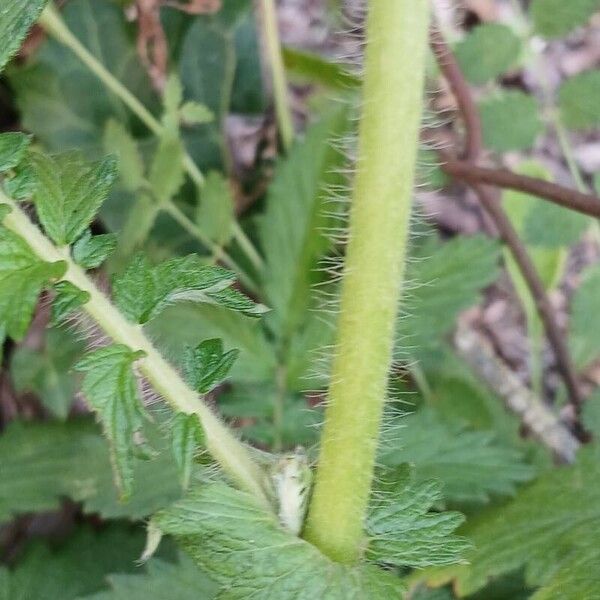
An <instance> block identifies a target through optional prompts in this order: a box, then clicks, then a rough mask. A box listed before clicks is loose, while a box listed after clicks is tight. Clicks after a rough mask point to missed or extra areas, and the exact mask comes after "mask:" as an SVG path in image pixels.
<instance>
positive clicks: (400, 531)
mask: <svg viewBox="0 0 600 600" xmlns="http://www.w3.org/2000/svg"><path fill="white" fill-rule="evenodd" d="M405 467H406V465H404V467H401V468H400V469H395V470H392V471H387V472H383V473H380V474H379V477H380V478H381V482H380V484H379V485H380V486H381V487H382V488H383V489H382V490H381V493H378V490H375V492H374V495H373V496H374V497H373V499H372V501H371V506H370V508H369V514H368V516H367V521H366V529H367V534H368V536H369V542H368V547H367V553H366V554H367V557H368V558H369V559H370V560H373V561H375V562H380V563H382V564H388V565H394V566H397V567H417V568H422V567H427V566H431V565H448V564H455V563H457V562H461V558H462V556H463V555H464V554H465V552H466V551H467V550H469V549H470V548H471V544H470V543H469V542H468V541H467V540H466V539H464V538H461V537H457V536H455V535H453V533H454V531H455V530H456V528H457V527H458V526H459V525H460V524H461V523H463V522H464V520H465V518H464V516H463V515H462V514H460V513H458V512H441V513H435V512H430V509H431V508H432V507H433V505H434V504H435V503H436V502H438V501H439V500H440V499H441V497H442V494H441V490H440V487H439V485H438V484H437V483H436V482H432V481H428V482H423V483H415V482H414V481H412V480H411V474H410V473H409V471H408V470H407V469H406V468H405Z"/></svg>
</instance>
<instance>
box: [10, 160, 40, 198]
mask: <svg viewBox="0 0 600 600" xmlns="http://www.w3.org/2000/svg"><path fill="white" fill-rule="evenodd" d="M36 186H37V179H36V177H35V171H34V170H33V166H32V164H31V160H30V159H29V157H26V158H25V159H24V160H23V161H22V162H21V163H20V164H19V165H18V166H17V167H15V169H14V172H13V173H12V176H11V177H9V178H6V179H5V180H4V189H5V190H6V193H7V194H8V195H9V196H10V197H11V198H12V199H13V200H29V199H30V198H31V196H33V194H34V192H35V188H36Z"/></svg>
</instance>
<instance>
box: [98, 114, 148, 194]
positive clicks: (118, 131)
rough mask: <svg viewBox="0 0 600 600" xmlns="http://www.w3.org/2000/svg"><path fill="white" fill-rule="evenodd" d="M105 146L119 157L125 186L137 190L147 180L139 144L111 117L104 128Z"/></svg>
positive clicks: (119, 165)
mask: <svg viewBox="0 0 600 600" xmlns="http://www.w3.org/2000/svg"><path fill="white" fill-rule="evenodd" d="M103 147H104V149H105V150H106V151H107V152H108V153H109V154H115V155H116V156H117V158H118V160H117V164H118V167H119V176H120V180H121V183H122V184H123V187H124V188H125V189H126V190H128V191H130V192H135V191H137V190H139V189H140V188H141V187H142V185H143V183H144V180H145V166H144V161H143V159H142V156H141V154H140V151H139V149H138V145H137V143H136V141H135V139H134V138H133V136H132V135H131V134H130V133H129V131H128V130H127V129H126V128H125V126H124V125H123V124H122V123H120V122H119V121H117V120H115V119H109V120H108V121H107V123H106V128H105V130H104V138H103Z"/></svg>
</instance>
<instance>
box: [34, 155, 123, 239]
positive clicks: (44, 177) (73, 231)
mask: <svg viewBox="0 0 600 600" xmlns="http://www.w3.org/2000/svg"><path fill="white" fill-rule="evenodd" d="M33 167H34V170H35V174H36V177H37V180H38V182H39V185H38V187H37V188H36V192H35V194H34V197H33V200H34V203H35V205H36V209H37V213H38V217H39V219H40V221H41V223H42V225H43V227H44V230H45V231H46V233H47V234H48V236H49V237H50V238H51V239H52V241H54V242H55V243H56V244H57V245H58V246H64V245H68V244H72V243H73V242H74V241H75V240H76V239H77V238H79V236H81V234H82V233H83V232H84V231H85V230H86V228H87V227H88V226H89V225H90V223H91V222H92V220H93V219H94V217H95V216H96V213H97V212H98V209H99V208H100V206H101V205H102V203H103V202H104V200H106V197H107V195H108V192H109V190H110V187H111V186H112V184H113V182H114V180H115V177H116V173H117V165H116V161H115V159H114V157H108V158H105V159H104V160H101V161H99V162H97V163H92V164H86V163H84V162H83V161H82V160H81V158H80V157H79V156H78V155H76V154H63V155H60V156H57V157H54V158H52V157H49V156H45V155H43V154H35V155H34V157H33Z"/></svg>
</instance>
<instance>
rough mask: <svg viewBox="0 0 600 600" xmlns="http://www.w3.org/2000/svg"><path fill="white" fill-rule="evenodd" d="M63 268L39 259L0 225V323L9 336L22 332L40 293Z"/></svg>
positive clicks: (59, 274) (63, 270)
mask: <svg viewBox="0 0 600 600" xmlns="http://www.w3.org/2000/svg"><path fill="white" fill-rule="evenodd" d="M65 270H66V263H64V262H62V261H60V262H56V263H47V262H44V261H41V260H40V259H39V258H37V256H35V254H34V253H33V252H32V250H31V248H30V247H29V246H28V245H27V243H26V242H25V241H24V240H22V239H21V238H20V237H19V236H18V235H16V234H14V233H13V232H12V231H10V230H8V229H6V228H5V227H2V226H0V324H1V325H3V326H4V327H5V329H6V333H7V334H8V335H9V336H10V337H12V338H13V339H15V340H20V339H21V338H22V337H23V335H25V332H26V331H27V328H28V327H29V323H30V322H31V318H32V316H33V311H34V309H35V305H36V303H37V301H38V297H39V295H40V292H41V291H42V289H43V288H44V287H45V286H46V284H47V283H48V282H49V281H51V280H53V279H58V278H60V277H62V276H63V274H64V272H65Z"/></svg>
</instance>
